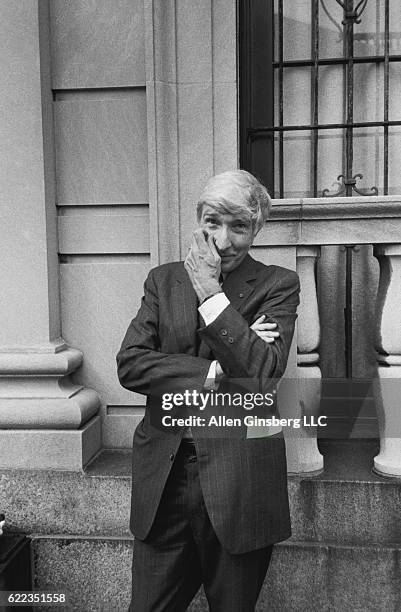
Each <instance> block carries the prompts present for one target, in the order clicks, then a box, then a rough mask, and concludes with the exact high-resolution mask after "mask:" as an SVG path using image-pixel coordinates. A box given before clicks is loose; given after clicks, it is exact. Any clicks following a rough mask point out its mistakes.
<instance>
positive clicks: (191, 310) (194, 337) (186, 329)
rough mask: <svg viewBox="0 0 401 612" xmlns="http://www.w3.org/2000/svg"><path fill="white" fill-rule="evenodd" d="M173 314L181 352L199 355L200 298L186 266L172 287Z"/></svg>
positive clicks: (181, 268) (180, 271) (182, 268)
mask: <svg viewBox="0 0 401 612" xmlns="http://www.w3.org/2000/svg"><path fill="white" fill-rule="evenodd" d="M172 291H173V296H172V297H173V300H172V307H173V312H172V313H171V315H172V319H173V320H174V328H175V329H176V330H177V342H178V345H179V350H180V351H182V352H183V353H186V354H188V355H197V354H198V344H199V340H198V334H197V329H198V326H199V325H198V306H199V301H198V296H197V295H196V293H195V290H194V288H193V287H192V283H191V281H190V279H189V276H188V274H187V271H186V270H185V268H184V266H183V265H182V267H180V268H179V269H178V271H177V273H176V276H175V278H174V284H173V287H172Z"/></svg>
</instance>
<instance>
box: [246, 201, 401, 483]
mask: <svg viewBox="0 0 401 612" xmlns="http://www.w3.org/2000/svg"><path fill="white" fill-rule="evenodd" d="M356 244H358V245H361V244H373V245H374V254H375V256H376V257H377V259H378V261H379V265H380V280H379V289H378V294H377V307H376V315H377V316H376V318H377V339H376V345H375V348H376V351H377V352H376V356H377V371H376V376H375V379H374V384H373V390H374V397H375V403H376V409H377V417H378V423H379V431H380V453H379V454H378V455H377V456H376V457H375V459H374V469H375V471H376V472H378V473H379V474H382V475H385V476H395V477H398V478H401V399H400V398H401V197H399V196H381V197H380V196H376V197H356V198H335V199H331V200H330V199H328V198H317V199H303V200H298V199H297V200H293V199H292V200H279V201H275V202H274V207H273V213H272V218H271V219H270V221H269V223H268V224H267V225H266V228H264V229H263V230H262V231H261V232H260V234H259V235H258V237H257V241H256V243H255V247H256V248H257V249H259V247H262V249H260V252H261V253H262V252H263V251H264V250H265V249H266V252H265V254H264V255H263V257H262V258H263V259H270V260H271V261H273V263H280V262H282V265H287V266H288V267H290V266H292V267H296V270H297V272H298V274H299V277H300V281H301V303H300V306H299V310H298V313H299V316H298V329H297V355H295V351H294V354H293V355H292V359H291V357H290V360H289V366H288V369H287V378H288V379H289V380H291V378H295V377H296V378H298V384H297V385H296V386H297V389H296V391H294V389H293V390H292V391H289V393H290V396H288V397H286V398H285V402H287V403H288V402H290V403H292V408H291V412H292V416H296V417H302V416H303V414H305V413H306V414H307V415H308V416H309V417H310V416H313V415H314V416H315V417H317V416H318V414H319V407H320V380H321V372H320V368H319V342H320V323H319V309H318V298H317V291H316V281H315V265H316V259H317V257H318V256H319V251H320V247H321V246H323V245H356ZM289 386H291V385H289ZM292 386H294V385H292ZM291 394H292V395H291ZM294 406H295V407H297V408H296V409H295V413H294ZM313 432H315V433H313ZM287 436H288V441H287V442H288V443H287V448H288V463H289V471H290V472H292V473H298V474H314V473H316V472H318V471H321V470H322V469H323V457H322V456H321V454H320V452H319V450H318V446H317V436H316V428H304V429H302V430H301V431H300V430H298V431H297V433H296V434H294V433H292V432H287Z"/></svg>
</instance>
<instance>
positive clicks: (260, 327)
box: [251, 315, 280, 344]
mask: <svg viewBox="0 0 401 612" xmlns="http://www.w3.org/2000/svg"><path fill="white" fill-rule="evenodd" d="M264 318H265V315H262V316H261V317H259V318H258V319H256V321H255V323H252V325H251V329H253V331H254V332H255V333H256V334H257V335H258V336H259V337H260V338H262V340H264V341H265V342H268V343H269V344H270V343H272V342H274V341H275V339H276V338H278V337H279V335H280V334H279V332H278V331H273V330H274V328H275V327H277V324H276V323H262V321H263V319H264Z"/></svg>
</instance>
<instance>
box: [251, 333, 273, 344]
mask: <svg viewBox="0 0 401 612" xmlns="http://www.w3.org/2000/svg"><path fill="white" fill-rule="evenodd" d="M254 331H255V334H256V335H257V336H259V338H262V340H263V341H264V342H267V344H272V343H273V342H274V341H275V338H272V337H271V336H268V335H267V334H266V332H259V331H256V330H254Z"/></svg>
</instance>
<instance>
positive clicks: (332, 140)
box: [239, 0, 401, 198]
mask: <svg viewBox="0 0 401 612" xmlns="http://www.w3.org/2000/svg"><path fill="white" fill-rule="evenodd" d="M239 25H240V31H239V32H240V35H239V69H240V136H241V138H240V140H241V151H240V155H241V167H244V168H247V169H249V170H250V171H253V172H254V173H256V174H257V175H258V176H259V177H260V178H262V179H263V180H264V182H265V183H266V185H267V186H268V187H269V189H270V192H271V193H272V194H274V196H275V197H279V198H284V197H308V196H309V197H322V196H332V197H334V196H340V195H344V196H350V195H377V194H379V193H380V194H389V193H399V192H400V189H401V179H400V178H399V176H398V175H399V165H400V156H401V155H400V153H401V130H400V129H399V126H401V111H400V110H399V108H400V106H401V105H400V103H399V100H401V70H400V68H401V64H400V62H401V6H399V2H398V0H344V1H343V2H341V1H340V0H301V1H298V0H297V2H294V1H293V0H239ZM294 89H295V92H294ZM305 119H306V120H305ZM301 162H302V163H301ZM302 164H303V165H302Z"/></svg>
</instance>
